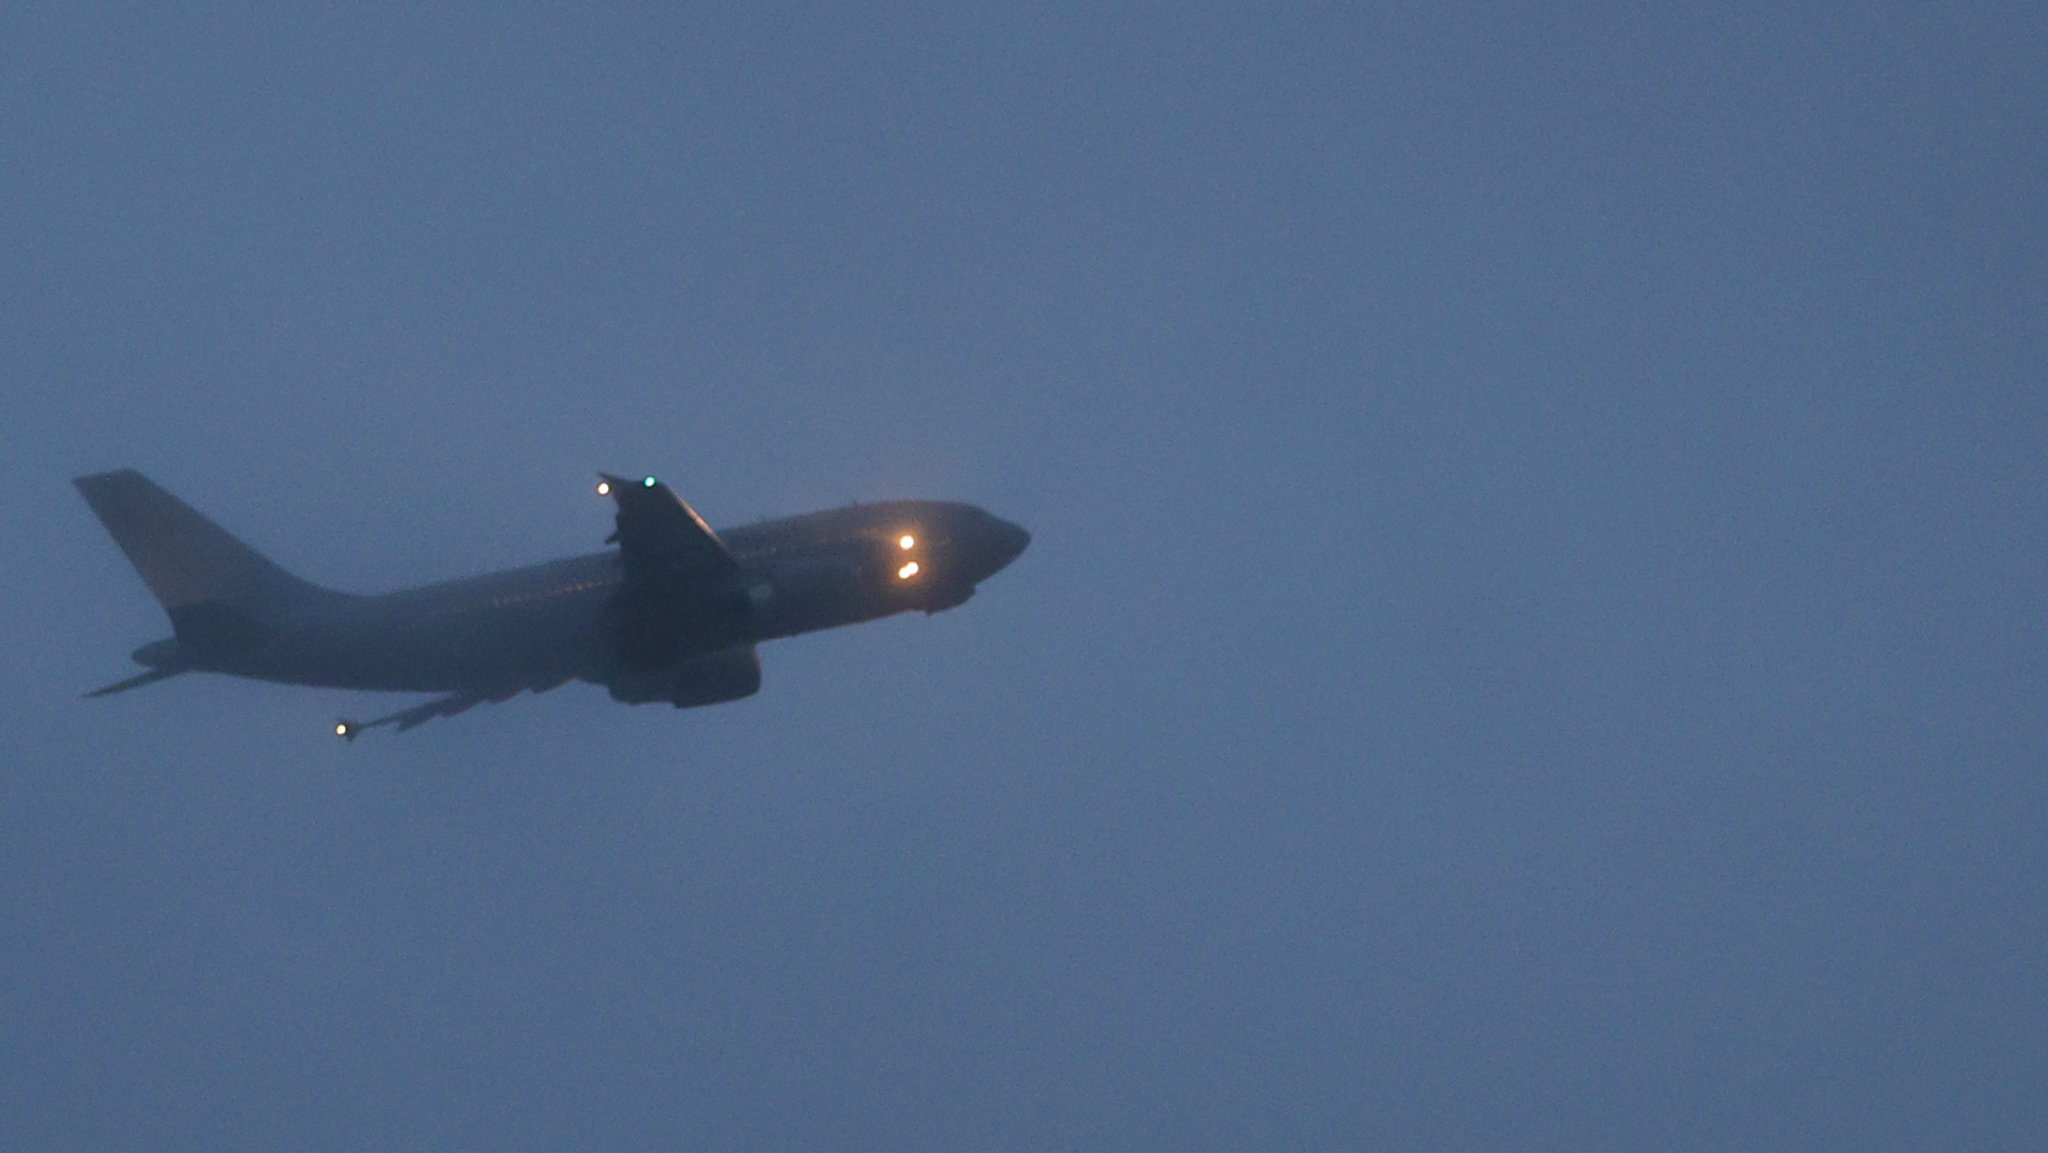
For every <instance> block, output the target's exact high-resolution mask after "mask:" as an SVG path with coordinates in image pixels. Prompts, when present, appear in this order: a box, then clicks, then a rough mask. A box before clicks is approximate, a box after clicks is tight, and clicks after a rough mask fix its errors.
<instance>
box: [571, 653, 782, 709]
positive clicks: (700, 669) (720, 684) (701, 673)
mask: <svg viewBox="0 0 2048 1153" xmlns="http://www.w3.org/2000/svg"><path fill="white" fill-rule="evenodd" d="M606 687H607V688H609V689H610V690H611V694H612V699H613V700H615V701H621V702H624V703H625V704H629V705H644V704H647V703H648V702H649V701H668V702H669V703H671V704H673V705H675V707H677V708H679V709H693V708H696V707H697V706H699V705H715V704H720V703H722V702H725V701H736V700H739V699H740V698H741V697H751V696H753V695H754V694H755V693H757V692H759V691H760V690H761V658H760V656H759V655H758V654H757V653H755V652H754V646H752V645H740V646H737V647H735V648H729V649H720V650H718V651H717V652H714V653H705V654H703V655H701V656H695V657H687V658H685V659H683V660H680V661H677V662H675V663H674V664H672V665H668V666H666V667H652V668H636V669H631V670H620V671H618V672H616V673H614V674H613V675H612V677H611V679H610V680H609V681H608V682H607V683H606Z"/></svg>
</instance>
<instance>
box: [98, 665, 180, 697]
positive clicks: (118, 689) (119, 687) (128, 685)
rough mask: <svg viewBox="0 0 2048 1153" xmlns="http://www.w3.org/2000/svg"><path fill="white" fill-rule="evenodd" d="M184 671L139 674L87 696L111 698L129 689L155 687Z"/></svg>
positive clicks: (175, 667)
mask: <svg viewBox="0 0 2048 1153" xmlns="http://www.w3.org/2000/svg"><path fill="white" fill-rule="evenodd" d="M184 671H186V670H185V668H184V667H183V666H173V667H166V668H160V669H151V670H149V671H148V672H146V673H137V674H135V675H134V676H132V677H129V678H128V679H127V680H125V681H115V682H114V683H113V684H111V685H108V686H106V687H105V688H99V689H94V690H93V691H91V692H89V693H87V694H85V695H86V696H88V697H110V696H113V695H114V694H115V693H125V692H127V691H128V690H129V689H139V688H141V687H142V686H144V685H153V684H155V683H157V682H158V681H160V680H163V679H165V678H167V677H175V676H177V675H178V674H179V673H182V672H184Z"/></svg>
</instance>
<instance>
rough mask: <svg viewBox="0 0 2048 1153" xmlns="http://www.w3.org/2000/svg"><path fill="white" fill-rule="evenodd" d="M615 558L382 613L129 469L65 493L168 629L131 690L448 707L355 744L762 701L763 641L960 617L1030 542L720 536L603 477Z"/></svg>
mask: <svg viewBox="0 0 2048 1153" xmlns="http://www.w3.org/2000/svg"><path fill="white" fill-rule="evenodd" d="M598 476H599V481H598V485H597V492H598V494H599V495H600V496H606V497H610V498H611V500H612V502H613V504H614V506H615V509H614V518H613V525H614V531H613V533H612V535H611V536H610V537H609V538H608V539H607V540H606V541H605V543H606V544H616V545H617V546H618V547H617V548H616V549H612V550H608V551H605V552H597V553H590V554H587V555H583V556H574V557H568V558H565V559H562V560H555V561H549V562H546V563H543V564H536V565H530V566H527V567H524V568H516V569H508V570H505V571H503V572H495V573H489V574H486V575H484V576H477V577H470V578H468V579H465V580H453V581H447V582H444V583H441V584H433V585H427V586H424V587H421V588H413V589H405V590H402V591H399V592H391V593H384V594H381V595H374V596H360V595H354V594H349V593H342V592H336V591H334V590H332V589H328V588H323V587H321V586H319V585H316V584H312V583H310V582H308V581H305V580H301V579H300V578H298V577H296V576H293V575H292V574H290V573H288V572H286V571H285V570H284V569H282V568H279V567H278V566H277V565H276V564H274V563H272V562H271V561H270V560H268V559H266V558H265V557H263V556H262V555H261V554H259V553H258V552H256V550H254V549H252V548H250V547H249V546H248V545H246V544H244V543H242V542H241V541H240V540H238V539H236V538H235V537H234V536H232V535H230V534H229V533H228V532H227V531H226V530H224V529H222V528H221V527H220V526H218V525H216V524H214V523H213V522H212V521H210V520H208V519H207V518H206V517H204V516H202V515H200V514H199V513H198V512H196V511H194V510H193V509H192V508H191V507H190V506H188V505H186V504H185V503H184V502H183V501H180V500H179V499H178V498H177V497H174V496H172V495H171V494H170V493H168V492H165V491H164V490H163V489H162V488H159V487H157V485H156V484H155V483H153V482H151V481H150V480H149V479H148V478H147V477H145V476H143V475H142V474H141V473H139V472H136V471H134V470H133V469H121V470H117V471H114V472H102V473H95V474H93V475H90V476H82V477H79V478H77V479H76V480H74V481H73V482H72V483H73V484H74V485H76V486H77V488H78V491H79V492H80V493H81V494H82V495H83V496H84V497H85V500H86V503H87V504H88V505H90V506H91V508H92V511H93V513H94V514H95V515H96V516H98V517H99V520H100V523H101V524H102V525H104V526H106V529H107V532H108V533H109V534H110V535H112V536H113V538H114V541H115V543H116V544H118V545H119V546H120V547H121V551H122V552H123V553H125V554H127V557H128V560H129V563H131V564H133V565H134V566H135V569H136V571H137V572H139V573H140V574H141V575H142V579H143V582H144V583H145V584H147V585H148V586H149V591H150V592H151V593H152V594H154V595H155V597H156V599H157V602H158V603H159V604H161V605H162V606H163V608H164V611H165V613H166V614H167V615H169V617H170V619H171V632H172V635H171V636H169V637H167V638H165V639H163V640H157V641H151V642H150V643H148V644H146V645H143V646H142V647H141V648H138V649H136V650H135V652H134V660H135V662H136V663H137V664H140V665H142V666H143V667H144V668H145V670H146V671H145V672H142V673H140V674H138V675H136V676H133V677H129V678H128V679H127V680H123V681H117V682H115V683H114V684H111V685H107V686H106V687H104V688H99V689H95V690H93V691H92V692H89V693H87V694H86V696H88V697H102V696H108V695H110V694H113V693H120V692H126V691H128V690H129V689H134V688H139V687H141V686H143V685H147V684H154V683H155V682H157V681H161V680H164V679H166V678H168V677H174V676H178V675H180V674H182V673H188V672H211V673H225V674H228V675H230V676H240V677H252V678H255V679H258V680H266V681H278V682H282V683H285V684H295V685H316V686H322V687H327V688H343V689H370V690H382V691H392V692H426V693H438V694H440V695H439V696H436V697H434V698H433V699H431V700H428V701H426V702H425V703H423V704H418V705H414V706H412V707H410V708H406V709H401V710H399V711H398V712H395V713H392V714H390V715H388V716H383V717H378V718H377V719H375V720H369V721H354V720H348V719H345V718H344V719H341V720H338V721H336V722H335V723H334V730H333V731H334V734H335V735H336V736H338V737H343V738H345V739H347V740H351V741H352V740H354V739H356V738H357V737H358V736H361V735H362V734H363V732H365V731H366V730H369V729H373V728H378V727H381V726H384V725H392V726H395V727H396V728H397V729H398V731H401V732H403V731H404V730H407V729H410V728H414V727H416V726H418V725H421V724H424V723H425V722H427V721H430V720H433V719H434V718H436V717H452V716H454V715H456V714H458V713H461V712H464V711H466V710H468V709H471V708H473V707H475V706H477V705H479V704H483V703H486V702H491V703H496V702H500V701H504V700H507V699H509V698H511V697H513V696H516V695H518V694H519V693H521V692H535V693H539V692H546V691H547V690H549V689H552V688H555V687H557V686H559V685H562V684H565V683H567V682H569V681H572V680H580V681H587V682H591V683H593V684H599V685H603V686H604V687H605V688H606V689H607V690H609V691H610V693H611V696H612V699H613V700H616V701H621V702H624V703H626V704H636V705H637V704H647V703H650V702H661V701H666V702H668V703H669V704H672V705H674V706H675V707H677V708H679V709H681V708H695V707H699V706H703V705H715V704H720V703H723V702H726V701H736V700H739V699H741V698H743V697H749V696H752V695H753V694H754V693H756V692H757V691H759V690H760V687H761V659H760V656H759V654H758V653H757V652H756V650H755V646H757V645H759V644H760V643H762V642H763V641H769V640H774V639H777V638H780V637H789V636H795V635H797V634H799V633H808V632H814V631H816V630H819V629H827V628H833V627H836V626H839V625H849V624H856V623H859V622H861V621H870V620H875V619H877V618H880V617H886V616H891V615H893V614H895V613H900V612H906V611H909V610H913V609H916V610H922V611H923V612H925V613H926V614H931V613H937V612H942V611H944V610H946V609H950V608H955V607H957V606H959V605H961V604H962V603H964V602H965V601H966V600H967V598H969V597H971V596H973V595H974V591H975V587H976V586H977V585H979V584H980V583H981V582H982V581H985V580H987V579H988V578H989V577H991V576H993V575H995V573H996V572H998V571H1000V570H1001V569H1002V568H1003V567H1004V566H1006V565H1008V564H1009V563H1010V562H1011V561H1013V560H1015V559H1017V556H1018V554H1020V553H1022V552H1023V551H1024V548H1025V546H1026V545H1028V544H1030V543H1031V534H1030V533H1028V532H1026V531H1024V530H1023V529H1022V528H1019V527H1018V526H1016V525H1014V524H1011V523H1010V522H1008V521H1006V520H1002V519H1000V518H998V517H995V516H992V515H990V514H989V513H987V512H985V511H983V510H981V509H979V508H976V507H975V506H973V505H969V504H959V503H955V502H951V501H929V500H891V501H883V502H880V503H876V504H856V505H852V506H849V507H846V508H835V509H827V510H824V511H821V512H812V513H805V514H803V515H799V516H792V517H784V518H781V519H777V520H765V521H761V522H759V523H756V524H751V525H744V526H737V527H733V528H727V529H724V530H722V531H713V529H712V528H711V526H710V525H708V524H706V523H705V522H704V518H702V517H700V516H698V515H697V512H696V510H695V509H692V508H691V507H690V506H689V505H688V504H686V503H685V502H684V501H683V499H682V498H681V497H680V496H677V495H676V494H675V492H674V491H672V490H671V489H670V488H669V487H668V485H666V484H664V483H662V482H661V481H659V480H657V479H656V478H654V477H652V476H643V477H638V478H633V479H628V478H625V477H619V476H613V475H610V474H606V473H600V474H598Z"/></svg>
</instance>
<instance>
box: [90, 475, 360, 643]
mask: <svg viewBox="0 0 2048 1153" xmlns="http://www.w3.org/2000/svg"><path fill="white" fill-rule="evenodd" d="M71 483H73V484H75V485H77V486H78V491H79V492H80V493H82V494H84V496H85V502H86V503H87V504H89V505H91V506H92V511H93V513H94V515H96V516H98V517H99V518H100V523H101V524H103V525H105V526H106V527H107V532H108V533H110V534H112V536H113V538H114V542H115V543H116V544H118V545H120V546H121V551H122V552H124V553H127V554H128V562H129V563H130V564H132V565H134V566H135V571H136V572H139V573H141V574H142V579H143V581H144V582H145V583H147V584H148V585H149V591H150V592H151V593H153V594H155V596H156V599H157V602H158V603H159V604H161V605H163V606H164V609H165V610H166V611H167V612H169V613H170V614H171V618H172V620H173V621H174V622H175V621H177V620H178V619H179V617H180V616H182V615H184V613H183V612H181V610H188V609H192V608H195V607H198V606H224V607H227V608H230V609H238V608H245V607H250V606H262V605H275V604H279V603H284V602H288V601H294V600H305V599H310V598H313V597H325V596H332V595H334V594H333V593H330V592H329V591H328V590H326V589H323V588H321V587H320V586H318V585H315V584H311V583H309V582H307V581H302V580H300V579H299V578H298V577H295V576H293V575H292V574H290V573H288V572H286V571H284V570H283V569H281V568H279V567H277V566H276V565H275V564H272V563H271V562H270V561H269V560H266V559H265V558H264V557H263V556H262V555H261V554H259V553H258V552H257V551H256V550H255V549H252V548H250V547H249V546H248V545H246V544H243V543H242V542H241V541H239V540H236V539H235V538H234V537H233V536H232V535H230V534H229V533H228V532H227V530H226V529H223V528H221V527H220V526H219V525H217V524H215V523H213V522H212V521H210V520H208V519H206V518H205V517H203V516H201V515H199V514H198V513H197V512H195V511H193V510H192V508H191V507H190V506H188V505H187V504H185V502H183V501H181V500H179V499H178V498H177V497H174V496H172V495H171V494H170V493H167V492H165V491H164V490H163V489H160V488H158V487H157V486H156V485H155V484H154V483H152V482H151V481H150V479H149V478H148V477H145V476H143V475H142V474H141V473H139V472H136V471H135V470H134V469H125V468H124V469H121V470H119V471H117V472H102V473H96V474H94V475H92V476H81V477H79V478H78V479H77V480H74V481H72V482H71ZM180 631H181V632H182V631H183V630H182V629H181V630H180Z"/></svg>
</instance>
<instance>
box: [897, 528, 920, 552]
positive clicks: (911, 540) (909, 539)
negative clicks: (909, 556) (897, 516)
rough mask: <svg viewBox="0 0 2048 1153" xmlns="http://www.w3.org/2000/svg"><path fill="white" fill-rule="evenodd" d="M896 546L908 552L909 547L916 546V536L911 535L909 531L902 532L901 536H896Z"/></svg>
mask: <svg viewBox="0 0 2048 1153" xmlns="http://www.w3.org/2000/svg"><path fill="white" fill-rule="evenodd" d="M896 547H897V548H900V549H902V550H903V551H905V552H909V551H910V550H911V549H914V548H916V547H917V538H916V537H914V536H911V535H910V534H909V533H904V534H903V535H902V536H900V537H897V538H896Z"/></svg>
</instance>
